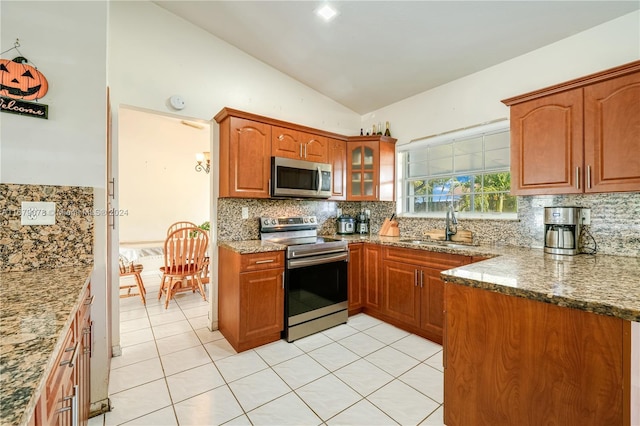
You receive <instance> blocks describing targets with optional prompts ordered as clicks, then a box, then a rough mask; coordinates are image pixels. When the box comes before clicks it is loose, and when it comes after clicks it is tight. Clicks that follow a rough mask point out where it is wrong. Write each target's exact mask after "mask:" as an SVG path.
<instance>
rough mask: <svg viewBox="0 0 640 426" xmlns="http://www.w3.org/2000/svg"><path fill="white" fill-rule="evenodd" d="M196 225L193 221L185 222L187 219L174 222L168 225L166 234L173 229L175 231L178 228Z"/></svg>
mask: <svg viewBox="0 0 640 426" xmlns="http://www.w3.org/2000/svg"><path fill="white" fill-rule="evenodd" d="M197 227H198V225H196V224H195V223H193V222H187V221H182V222H175V223H172V224H171V225H170V226H169V229H167V235H169V234H171V233H172V232H173V231H176V230H178V229H184V228H197Z"/></svg>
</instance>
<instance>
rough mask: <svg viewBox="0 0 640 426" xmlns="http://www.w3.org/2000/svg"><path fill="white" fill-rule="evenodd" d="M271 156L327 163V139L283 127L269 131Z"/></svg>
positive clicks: (275, 127) (274, 127)
mask: <svg viewBox="0 0 640 426" xmlns="http://www.w3.org/2000/svg"><path fill="white" fill-rule="evenodd" d="M271 135H272V136H271V137H272V139H271V155H272V156H274V157H284V158H293V159H295V160H305V161H314V162H316V163H326V162H327V138H326V137H324V136H319V135H314V134H312V133H306V132H302V131H298V130H293V129H289V128H285V127H277V126H273V127H272V129H271Z"/></svg>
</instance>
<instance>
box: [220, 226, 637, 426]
mask: <svg viewBox="0 0 640 426" xmlns="http://www.w3.org/2000/svg"><path fill="white" fill-rule="evenodd" d="M344 238H345V239H347V240H349V241H350V242H354V243H362V244H364V245H365V246H376V247H383V248H384V247H398V248H405V249H413V250H425V251H429V252H439V253H448V254H455V255H461V256H468V257H471V258H476V259H480V258H484V259H487V260H483V261H480V262H474V263H469V264H465V265H463V266H460V267H457V268H454V269H451V270H447V271H444V272H442V274H441V277H442V279H443V280H444V281H445V285H444V288H445V290H444V291H445V296H444V299H445V306H446V309H445V311H446V313H445V333H444V342H443V346H444V350H445V355H444V363H445V401H446V402H449V401H452V402H449V408H450V410H449V411H447V409H446V408H445V423H446V424H448V425H456V424H483V423H484V424H516V423H518V424H519V423H522V424H536V423H537V420H541V419H542V421H543V423H544V420H546V421H547V422H549V421H551V420H552V419H556V420H559V421H562V423H563V424H571V423H572V421H571V419H572V417H571V415H574V414H576V413H578V414H579V412H583V414H582V417H578V418H580V419H582V420H585V421H584V422H582V423H581V424H597V422H598V421H599V422H600V424H604V423H602V421H605V423H606V424H621V425H624V424H627V425H628V424H630V419H635V418H636V417H634V416H638V415H639V414H640V413H638V411H639V410H640V407H638V404H639V402H638V400H637V398H638V396H637V392H638V386H639V385H640V371H638V370H637V368H638V365H639V364H640V362H639V360H638V357H639V355H638V349H637V345H638V344H640V336H638V334H639V332H638V329H639V328H640V327H638V325H640V324H637V323H638V322H640V286H639V285H638V277H639V276H640V259H639V258H637V257H621V256H608V255H597V256H590V255H578V256H557V255H549V254H545V253H543V250H542V249H530V248H522V247H507V246H504V247H499V246H468V247H463V246H461V245H456V246H455V247H446V246H437V245H420V244H412V243H410V242H403V241H401V240H400V238H394V237H379V236H371V237H368V238H361V237H359V236H345V237H344ZM403 239H406V237H404V238H403ZM219 244H220V245H222V246H225V247H227V248H229V249H231V250H234V251H237V252H239V253H260V252H269V251H278V250H282V249H283V247H282V246H279V245H277V244H271V243H265V242H261V241H243V242H220V243H219ZM375 273H378V274H380V272H379V271H371V270H365V275H366V276H370V275H371V274H375ZM362 285H363V286H364V287H366V286H367V285H368V283H367V279H366V277H365V279H364V280H363V283H362ZM363 291H366V289H363ZM469 292H481V294H482V295H483V296H484V297H483V298H480V299H474V298H473V297H472V296H471V295H469V294H468V293H469ZM380 297H382V298H384V294H381V295H380ZM494 299H495V300H497V301H496V302H495V304H491V301H492V300H494ZM382 303H383V304H384V301H383V302H382ZM474 303H475V305H474ZM510 303H515V304H517V306H515V307H511V305H510ZM523 303H524V304H525V305H526V304H534V306H535V307H538V308H539V309H541V310H542V311H541V313H531V312H530V311H529V310H527V309H530V308H527V307H524V306H521V305H520V304H523ZM365 312H367V310H366V308H365ZM368 313H369V314H372V315H374V314H373V313H372V312H368ZM374 316H375V315H374ZM564 329H567V330H568V331H562V330H564ZM527 330H530V331H531V332H532V333H533V335H531V336H529V335H528V334H527V333H526V331H527ZM467 332H468V333H467ZM539 333H547V334H546V335H545V338H544V339H541V340H527V339H535V335H537V334H539ZM613 333H616V334H613ZM632 335H633V337H632ZM465 337H466V338H468V339H475V340H472V343H474V344H477V345H479V346H477V347H473V348H472V349H473V350H474V352H473V353H471V352H465V351H466V350H467V349H468V348H467V346H465V344H466V341H465V340H464V338H465ZM509 345H517V347H516V348H515V349H514V350H513V352H512V353H509V352H505V353H501V352H500V351H501V350H503V349H504V348H505V347H506V348H508V347H509ZM632 345H635V346H634V348H633V350H632V348H631V346H632ZM533 349H535V350H537V351H538V352H535V351H534V352H533V355H532V356H531V357H529V358H527V359H526V360H525V361H522V363H519V362H520V361H518V357H519V356H521V355H522V354H523V353H527V351H529V350H533ZM482 354H484V355H482ZM501 355H504V356H506V357H507V359H506V360H504V359H503V358H501ZM631 357H633V358H634V359H632V358H631ZM605 362H606V364H605ZM457 363H460V364H457ZM567 364H568V365H569V366H572V367H573V369H567V368H565V367H566V365H567ZM456 368H457V370H456ZM536 377H538V378H541V377H546V380H547V381H545V382H540V380H538V381H535V378H536ZM531 378H534V381H533V382H531V387H526V385H527V383H528V382H527V381H528V380H530V379H531ZM482 380H492V382H491V385H490V387H489V388H486V387H485V386H486V385H487V384H486V383H484V382H483V381H482ZM598 380H601V382H602V383H601V384H603V386H605V388H604V389H603V388H602V387H601V388H600V389H601V390H602V392H605V393H604V395H605V397H603V398H604V399H606V400H600V399H599V398H598V395H597V392H596V391H594V392H593V393H596V395H595V396H593V395H591V393H592V392H591V390H592V389H597V386H594V385H596V384H598V383H597V381H598ZM511 383H515V384H514V387H513V388H510V384H511ZM598 385H600V384H598ZM630 386H633V387H634V388H633V389H634V390H633V392H630V389H629V388H630ZM528 391H530V393H529V394H526V393H525V392H528ZM454 392H455V393H454ZM462 394H463V395H465V399H464V400H462V401H461V400H459V399H457V398H456V397H457V396H460V395H462ZM483 395H484V397H483ZM501 395H502V396H501ZM474 397H475V399H474ZM518 397H519V398H522V399H518ZM549 399H555V400H556V401H557V403H556V404H555V405H554V404H551V403H550V401H549ZM547 404H548V405H547ZM505 405H506V406H507V407H510V410H507V409H506V408H505ZM542 406H544V407H545V409H544V410H541V409H540V407H542ZM445 407H447V405H446V404H445ZM474 408H475V409H476V411H473V409H474ZM581 410H582V411H581ZM451 411H454V412H455V413H457V414H456V415H457V417H454V416H453V415H452V414H451ZM598 415H601V417H597V416H598ZM462 416H465V417H462ZM536 416H537V417H536ZM545 416H547V417H545ZM575 418H576V417H573V419H575ZM594 419H595V420H594ZM598 419H599V420H598ZM565 420H566V421H565ZM567 422H568V423H567ZM594 422H596V423H594Z"/></svg>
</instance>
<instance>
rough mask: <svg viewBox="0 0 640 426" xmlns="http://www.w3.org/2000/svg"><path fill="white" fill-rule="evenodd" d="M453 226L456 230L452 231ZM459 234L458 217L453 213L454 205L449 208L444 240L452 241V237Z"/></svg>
mask: <svg viewBox="0 0 640 426" xmlns="http://www.w3.org/2000/svg"><path fill="white" fill-rule="evenodd" d="M451 225H453V226H455V229H454V230H452V229H451ZM457 233H458V219H456V215H455V214H454V211H453V203H451V205H450V206H449V207H447V218H446V220H445V225H444V240H445V241H451V236H453V235H456V234H457Z"/></svg>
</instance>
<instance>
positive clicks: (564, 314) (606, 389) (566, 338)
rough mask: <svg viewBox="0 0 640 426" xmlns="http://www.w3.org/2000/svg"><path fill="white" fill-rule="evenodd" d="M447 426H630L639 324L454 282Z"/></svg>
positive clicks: (449, 307) (448, 297)
mask: <svg viewBox="0 0 640 426" xmlns="http://www.w3.org/2000/svg"><path fill="white" fill-rule="evenodd" d="M445 303H446V305H445V307H446V310H445V323H446V324H445V338H444V344H443V346H444V423H445V424H447V425H448V426H457V425H465V426H468V425H495V426H499V425H523V426H524V425H543V424H547V425H548V424H556V425H594V426H596V425H629V424H630V412H631V410H630V396H629V393H630V390H629V388H630V377H631V376H630V371H629V370H630V365H631V361H630V358H631V337H630V336H631V332H630V329H631V324H630V322H629V321H624V320H621V319H619V318H614V317H608V316H604V315H598V314H593V313H590V312H586V311H580V310H576V309H570V308H563V307H560V306H557V305H552V304H548V303H543V302H538V301H534V300H529V299H525V298H521V297H515V296H507V295H504V294H499V293H494V292H490V291H488V290H483V289H477V288H472V287H466V286H462V285H457V284H452V283H446V284H445Z"/></svg>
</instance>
